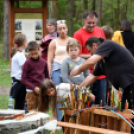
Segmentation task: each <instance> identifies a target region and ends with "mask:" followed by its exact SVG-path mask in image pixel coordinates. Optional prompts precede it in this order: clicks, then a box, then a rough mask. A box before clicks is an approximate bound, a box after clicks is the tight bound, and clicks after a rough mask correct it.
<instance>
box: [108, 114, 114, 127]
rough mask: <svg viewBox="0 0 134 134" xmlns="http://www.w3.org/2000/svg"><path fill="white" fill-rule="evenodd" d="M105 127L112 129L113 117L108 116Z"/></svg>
mask: <svg viewBox="0 0 134 134" xmlns="http://www.w3.org/2000/svg"><path fill="white" fill-rule="evenodd" d="M107 129H111V130H114V118H113V117H110V116H109V117H108V123H107Z"/></svg>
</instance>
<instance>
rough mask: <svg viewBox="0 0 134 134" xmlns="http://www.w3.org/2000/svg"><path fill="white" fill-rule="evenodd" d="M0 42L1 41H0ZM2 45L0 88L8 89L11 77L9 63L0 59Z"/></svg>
mask: <svg viewBox="0 0 134 134" xmlns="http://www.w3.org/2000/svg"><path fill="white" fill-rule="evenodd" d="M0 42H1V40H0ZM2 53H3V45H2V44H0V87H10V86H11V76H10V72H9V71H7V70H9V69H10V66H9V61H7V60H5V59H3V58H2Z"/></svg>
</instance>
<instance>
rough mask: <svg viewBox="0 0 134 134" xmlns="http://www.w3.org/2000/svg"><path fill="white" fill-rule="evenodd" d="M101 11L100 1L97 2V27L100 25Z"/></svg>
mask: <svg viewBox="0 0 134 134" xmlns="http://www.w3.org/2000/svg"><path fill="white" fill-rule="evenodd" d="M101 9H102V0H97V14H98V19H97V23H96V25H97V26H100V24H101Z"/></svg>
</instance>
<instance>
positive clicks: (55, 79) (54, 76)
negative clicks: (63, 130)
mask: <svg viewBox="0 0 134 134" xmlns="http://www.w3.org/2000/svg"><path fill="white" fill-rule="evenodd" d="M51 79H52V81H53V82H54V84H55V85H59V84H60V83H62V78H61V69H59V70H55V71H52V73H51ZM59 107H62V104H61V103H58V104H57V106H56V109H57V120H58V121H61V119H62V111H61V110H58V108H59Z"/></svg>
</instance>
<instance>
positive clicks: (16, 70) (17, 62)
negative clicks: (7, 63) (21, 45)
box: [11, 51, 26, 80]
mask: <svg viewBox="0 0 134 134" xmlns="http://www.w3.org/2000/svg"><path fill="white" fill-rule="evenodd" d="M25 61H26V57H25V55H24V53H23V52H20V51H17V52H16V54H15V55H14V56H13V57H12V65H11V77H15V78H16V79H17V80H20V79H21V74H22V66H23V64H24V63H25Z"/></svg>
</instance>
